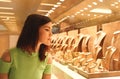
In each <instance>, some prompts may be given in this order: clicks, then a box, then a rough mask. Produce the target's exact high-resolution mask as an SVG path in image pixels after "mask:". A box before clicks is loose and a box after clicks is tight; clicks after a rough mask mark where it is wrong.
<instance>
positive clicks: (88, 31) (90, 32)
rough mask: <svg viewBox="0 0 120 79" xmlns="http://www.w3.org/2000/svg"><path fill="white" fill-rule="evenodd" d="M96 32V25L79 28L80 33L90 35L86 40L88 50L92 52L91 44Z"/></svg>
mask: <svg viewBox="0 0 120 79" xmlns="http://www.w3.org/2000/svg"><path fill="white" fill-rule="evenodd" d="M96 32H97V26H91V27H86V28H83V29H80V33H82V34H88V35H90V40H89V42H88V50H89V51H90V52H94V50H93V48H94V46H93V44H94V40H95V37H96Z"/></svg>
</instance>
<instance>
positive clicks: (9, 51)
mask: <svg viewBox="0 0 120 79" xmlns="http://www.w3.org/2000/svg"><path fill="white" fill-rule="evenodd" d="M16 50H17V48H11V49H7V50H5V51H4V52H3V54H2V56H1V59H2V60H3V61H6V62H10V61H11V56H12V54H14V51H16Z"/></svg>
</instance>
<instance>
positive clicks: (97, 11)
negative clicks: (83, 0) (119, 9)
mask: <svg viewBox="0 0 120 79" xmlns="http://www.w3.org/2000/svg"><path fill="white" fill-rule="evenodd" d="M90 12H94V13H105V14H111V13H112V11H111V10H110V9H101V8H96V9H92V10H90Z"/></svg>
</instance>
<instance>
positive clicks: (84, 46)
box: [82, 35, 90, 52]
mask: <svg viewBox="0 0 120 79" xmlns="http://www.w3.org/2000/svg"><path fill="white" fill-rule="evenodd" d="M89 39H90V36H89V35H84V37H83V41H82V52H88V41H89Z"/></svg>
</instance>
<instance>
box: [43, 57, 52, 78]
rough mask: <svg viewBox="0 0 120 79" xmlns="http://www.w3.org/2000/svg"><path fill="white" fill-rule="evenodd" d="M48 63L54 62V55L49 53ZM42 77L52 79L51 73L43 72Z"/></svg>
mask: <svg viewBox="0 0 120 79" xmlns="http://www.w3.org/2000/svg"><path fill="white" fill-rule="evenodd" d="M47 63H48V64H52V56H51V55H48V62H47ZM42 79H51V74H43V78H42Z"/></svg>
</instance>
